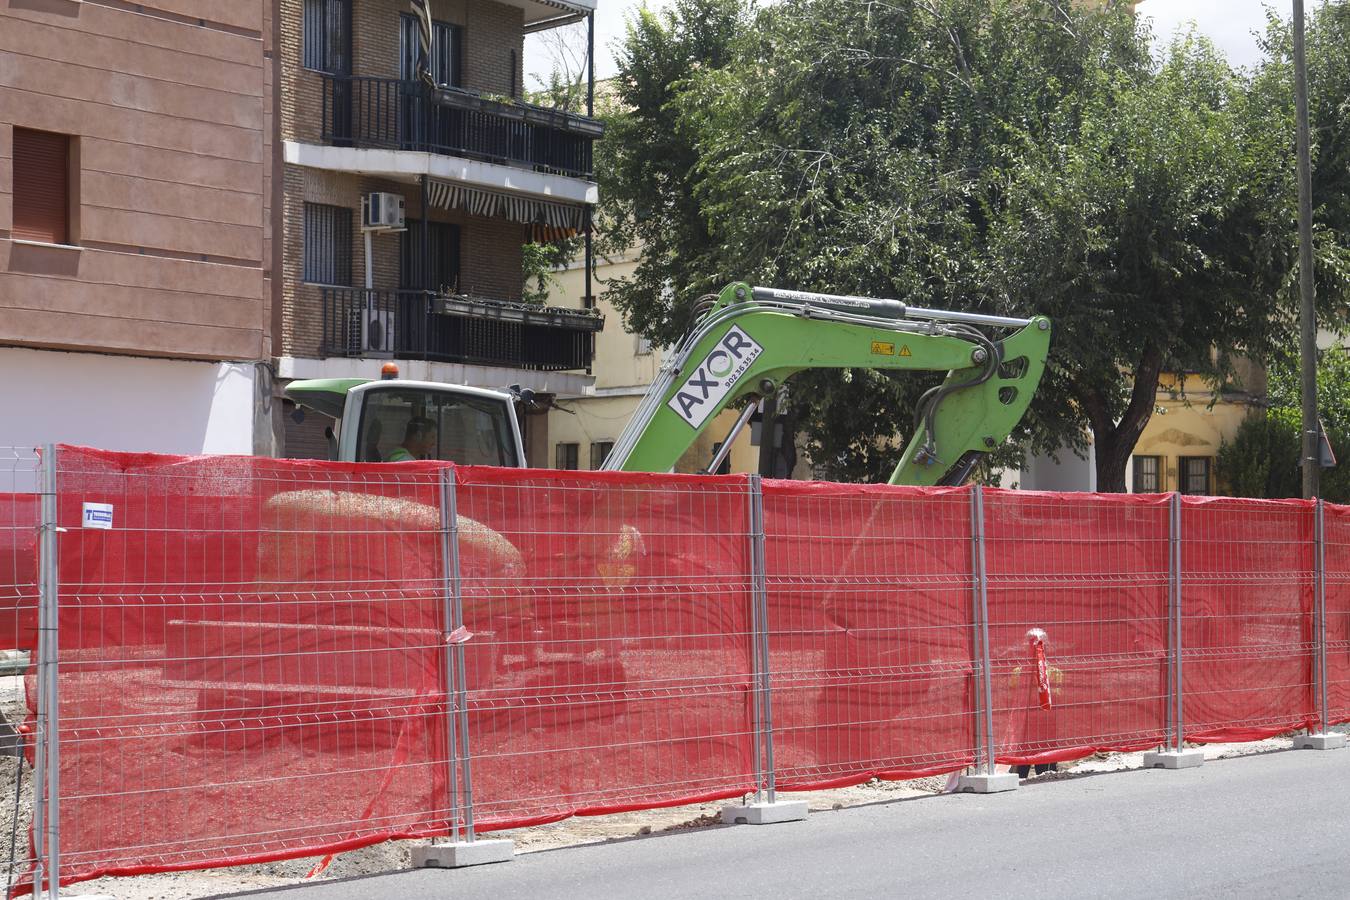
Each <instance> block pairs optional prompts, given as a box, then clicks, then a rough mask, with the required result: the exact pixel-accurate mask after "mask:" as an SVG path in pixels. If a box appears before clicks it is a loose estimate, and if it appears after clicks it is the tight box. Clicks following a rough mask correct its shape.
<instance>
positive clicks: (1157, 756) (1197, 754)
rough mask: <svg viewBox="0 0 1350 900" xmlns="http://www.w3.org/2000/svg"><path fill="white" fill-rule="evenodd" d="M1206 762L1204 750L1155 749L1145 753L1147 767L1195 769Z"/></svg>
mask: <svg viewBox="0 0 1350 900" xmlns="http://www.w3.org/2000/svg"><path fill="white" fill-rule="evenodd" d="M1204 762H1205V751H1203V750H1153V751H1150V752H1149V753H1145V754H1144V768H1145V769H1194V768H1196V767H1197V766H1200V765H1203V764H1204Z"/></svg>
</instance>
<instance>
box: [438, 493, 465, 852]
mask: <svg viewBox="0 0 1350 900" xmlns="http://www.w3.org/2000/svg"><path fill="white" fill-rule="evenodd" d="M440 511H441V569H442V571H443V572H444V574H445V578H444V580H443V582H442V587H441V616H442V621H443V622H444V623H445V634H444V635H443V640H444V654H443V658H444V665H445V747H446V781H445V784H446V790H447V792H448V794H449V796H448V798H447V799H448V800H449V804H450V805H449V816H448V819H449V821H448V825H449V828H448V829H447V831H448V833H449V835H450V838H451V840H452V841H458V840H459V839H460V830H459V829H460V819H459V727H458V722H457V717H458V715H459V697H458V691H457V688H458V685H459V681H458V679H457V678H456V672H455V652H454V647H455V645H453V644H452V643H450V635H451V634H453V633H454V631H455V629H456V628H457V627H458V625H457V624H456V621H457V619H458V616H457V614H456V609H457V608H458V606H459V597H460V596H461V595H460V570H459V517H458V516H457V515H456V514H455V470H454V468H453V467H446V468H444V469H442V470H441V474H440Z"/></svg>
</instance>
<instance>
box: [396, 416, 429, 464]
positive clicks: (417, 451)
mask: <svg viewBox="0 0 1350 900" xmlns="http://www.w3.org/2000/svg"><path fill="white" fill-rule="evenodd" d="M435 446H436V423H435V422H432V421H431V420H430V419H424V418H422V417H420V416H414V417H412V418H411V419H409V420H408V427H407V428H405V429H404V430H403V443H402V444H399V445H398V446H397V447H395V448H394V449H393V450H390V451H389V454H388V455H387V456H385V458H384V461H385V462H408V461H410V460H414V459H430V458H431V452H432V449H433V448H434V447H435Z"/></svg>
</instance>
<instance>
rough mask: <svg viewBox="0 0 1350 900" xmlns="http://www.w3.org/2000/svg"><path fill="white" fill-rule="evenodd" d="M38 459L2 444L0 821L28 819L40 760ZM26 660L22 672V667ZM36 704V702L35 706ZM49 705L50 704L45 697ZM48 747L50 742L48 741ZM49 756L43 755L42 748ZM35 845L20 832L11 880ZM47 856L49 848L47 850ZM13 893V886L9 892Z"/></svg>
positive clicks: (31, 864) (27, 870)
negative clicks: (0, 782)
mask: <svg viewBox="0 0 1350 900" xmlns="http://www.w3.org/2000/svg"><path fill="white" fill-rule="evenodd" d="M40 469H41V459H40V455H39V453H38V452H37V451H36V450H34V449H32V448H14V447H4V448H0V650H5V651H24V652H26V653H27V654H28V656H27V657H26V658H25V657H24V656H23V655H21V654H9V656H10V658H9V659H7V660H6V661H5V665H6V667H7V671H5V673H4V676H3V677H0V687H3V693H0V704H2V706H0V709H2V711H3V717H4V721H3V724H0V772H3V773H4V774H5V777H6V778H7V779H8V780H7V781H6V782H5V785H4V788H3V790H0V822H3V823H4V824H5V827H6V830H8V828H9V827H10V824H11V823H14V822H17V823H18V824H19V825H20V827H24V826H27V825H28V824H29V822H30V815H31V813H30V811H31V810H32V808H33V803H34V786H35V781H36V779H35V778H34V773H33V766H34V765H36V764H37V763H38V757H39V755H40V754H39V753H38V747H37V744H36V743H35V742H34V740H33V739H32V738H33V737H34V736H35V735H36V734H37V733H38V729H37V716H36V715H35V713H36V710H37V706H36V702H37V699H38V688H39V686H40V682H39V679H38V672H37V668H36V663H37V652H36V651H37V644H38V603H39V580H40V578H39V544H40V525H41V495H40V491H41V483H40V481H41V478H40ZM25 659H27V660H29V662H28V669H27V672H26V673H25V672H24V670H23V669H22V668H21V667H22V666H23V665H24V663H25ZM30 704H31V705H30ZM44 706H45V704H44ZM44 749H45V748H44ZM41 755H43V756H45V753H44V754H41ZM37 849H38V848H37V847H36V846H34V845H33V844H31V843H30V842H28V841H24V840H22V839H20V840H19V842H18V843H17V845H16V848H15V853H14V857H15V858H14V859H13V863H12V865H11V866H10V867H9V869H8V870H7V871H6V873H5V877H6V887H7V888H9V887H10V886H12V885H13V884H15V883H19V882H22V881H23V880H25V879H27V880H28V881H29V882H31V879H32V875H31V873H32V872H33V870H34V868H35V867H36V865H37V859H36V854H35V851H36V850H37ZM44 856H45V854H44ZM6 896H8V891H7V892H6Z"/></svg>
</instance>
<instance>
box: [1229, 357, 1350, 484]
mask: <svg viewBox="0 0 1350 900" xmlns="http://www.w3.org/2000/svg"><path fill="white" fill-rule="evenodd" d="M1269 377H1270V408H1269V409H1268V410H1265V411H1264V413H1262V414H1256V415H1252V416H1250V417H1249V418H1248V419H1247V420H1246V421H1244V422H1243V423H1242V426H1241V427H1240V428H1239V429H1238V431H1237V434H1235V435H1234V436H1233V439H1232V440H1231V441H1228V442H1226V443H1225V444H1224V445H1223V447H1221V448H1220V449H1219V455H1218V459H1217V460H1216V461H1215V474H1216V475H1217V476H1218V481H1219V485H1220V488H1221V490H1222V491H1223V492H1224V493H1226V494H1230V495H1232V496H1236V497H1267V498H1272V499H1278V498H1283V497H1299V496H1302V492H1303V482H1302V479H1301V477H1300V473H1299V467H1298V461H1299V456H1300V455H1301V454H1302V450H1303V448H1302V445H1301V442H1300V440H1299V432H1300V431H1301V430H1302V420H1303V415H1302V408H1301V393H1300V392H1301V389H1302V385H1301V382H1300V379H1299V363H1298V357H1297V356H1296V355H1293V354H1283V355H1281V356H1279V357H1278V358H1277V359H1276V360H1275V361H1274V363H1273V364H1272V365H1271V367H1270V370H1269ZM1317 389H1318V403H1319V406H1320V409H1321V418H1322V424H1323V426H1324V427H1325V428H1326V431H1327V438H1328V440H1329V441H1330V443H1331V448H1332V451H1333V452H1334V453H1335V455H1336V458H1337V459H1338V460H1339V463H1340V464H1339V465H1337V466H1335V467H1334V468H1330V469H1323V470H1322V478H1321V494H1322V497H1323V498H1325V499H1327V500H1331V501H1332V502H1335V503H1345V502H1350V356H1347V355H1346V353H1345V351H1343V350H1340V349H1333V350H1328V351H1325V352H1323V353H1322V354H1321V356H1320V359H1319V360H1318V365H1317Z"/></svg>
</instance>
